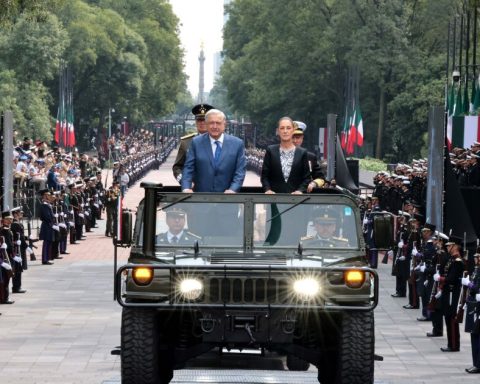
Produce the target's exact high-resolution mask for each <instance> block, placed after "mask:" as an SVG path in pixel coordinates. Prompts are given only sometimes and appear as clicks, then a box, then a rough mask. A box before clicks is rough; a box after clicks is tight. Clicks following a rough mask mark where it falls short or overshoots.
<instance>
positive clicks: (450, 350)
mask: <svg viewBox="0 0 480 384" xmlns="http://www.w3.org/2000/svg"><path fill="white" fill-rule="evenodd" d="M440 350H441V351H442V352H459V351H460V349H452V348H450V347H446V348H444V347H442V348H440Z"/></svg>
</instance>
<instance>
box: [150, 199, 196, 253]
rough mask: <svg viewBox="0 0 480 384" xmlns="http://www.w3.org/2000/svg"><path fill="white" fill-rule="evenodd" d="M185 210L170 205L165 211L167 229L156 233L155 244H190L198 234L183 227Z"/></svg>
mask: <svg viewBox="0 0 480 384" xmlns="http://www.w3.org/2000/svg"><path fill="white" fill-rule="evenodd" d="M185 219H186V212H185V211H184V210H183V209H180V208H177V207H172V208H170V209H168V210H167V211H166V219H165V220H166V223H167V226H168V231H167V232H164V233H161V234H159V235H157V237H156V243H157V244H172V245H192V244H193V243H194V242H195V240H197V241H200V239H201V238H200V236H197V235H195V234H194V233H192V232H189V231H188V230H187V229H186V227H185V221H186V220H185Z"/></svg>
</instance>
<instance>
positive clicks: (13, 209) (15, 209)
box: [11, 206, 23, 213]
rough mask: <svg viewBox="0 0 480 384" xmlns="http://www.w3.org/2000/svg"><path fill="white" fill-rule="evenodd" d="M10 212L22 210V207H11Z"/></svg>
mask: <svg viewBox="0 0 480 384" xmlns="http://www.w3.org/2000/svg"><path fill="white" fill-rule="evenodd" d="M11 212H12V213H15V212H23V209H22V207H20V206H18V207H15V208H12V210H11Z"/></svg>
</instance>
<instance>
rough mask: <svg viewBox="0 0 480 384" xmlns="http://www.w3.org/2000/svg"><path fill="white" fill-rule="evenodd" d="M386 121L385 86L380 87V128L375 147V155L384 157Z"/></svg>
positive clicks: (378, 157) (379, 157)
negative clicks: (384, 127)
mask: <svg viewBox="0 0 480 384" xmlns="http://www.w3.org/2000/svg"><path fill="white" fill-rule="evenodd" d="M384 123H385V88H384V87H383V86H382V87H381V88H380V111H379V114H378V129H377V147H376V149H375V157H376V158H377V159H381V158H382V135H383V125H384Z"/></svg>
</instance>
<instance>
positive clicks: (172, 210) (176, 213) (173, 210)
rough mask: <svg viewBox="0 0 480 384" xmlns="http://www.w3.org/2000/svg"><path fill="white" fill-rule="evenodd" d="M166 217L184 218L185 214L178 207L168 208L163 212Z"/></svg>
mask: <svg viewBox="0 0 480 384" xmlns="http://www.w3.org/2000/svg"><path fill="white" fill-rule="evenodd" d="M165 213H166V214H167V216H170V215H171V216H185V214H186V212H185V211H184V210H183V209H182V208H179V207H169V208H167V209H166V210H165Z"/></svg>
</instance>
